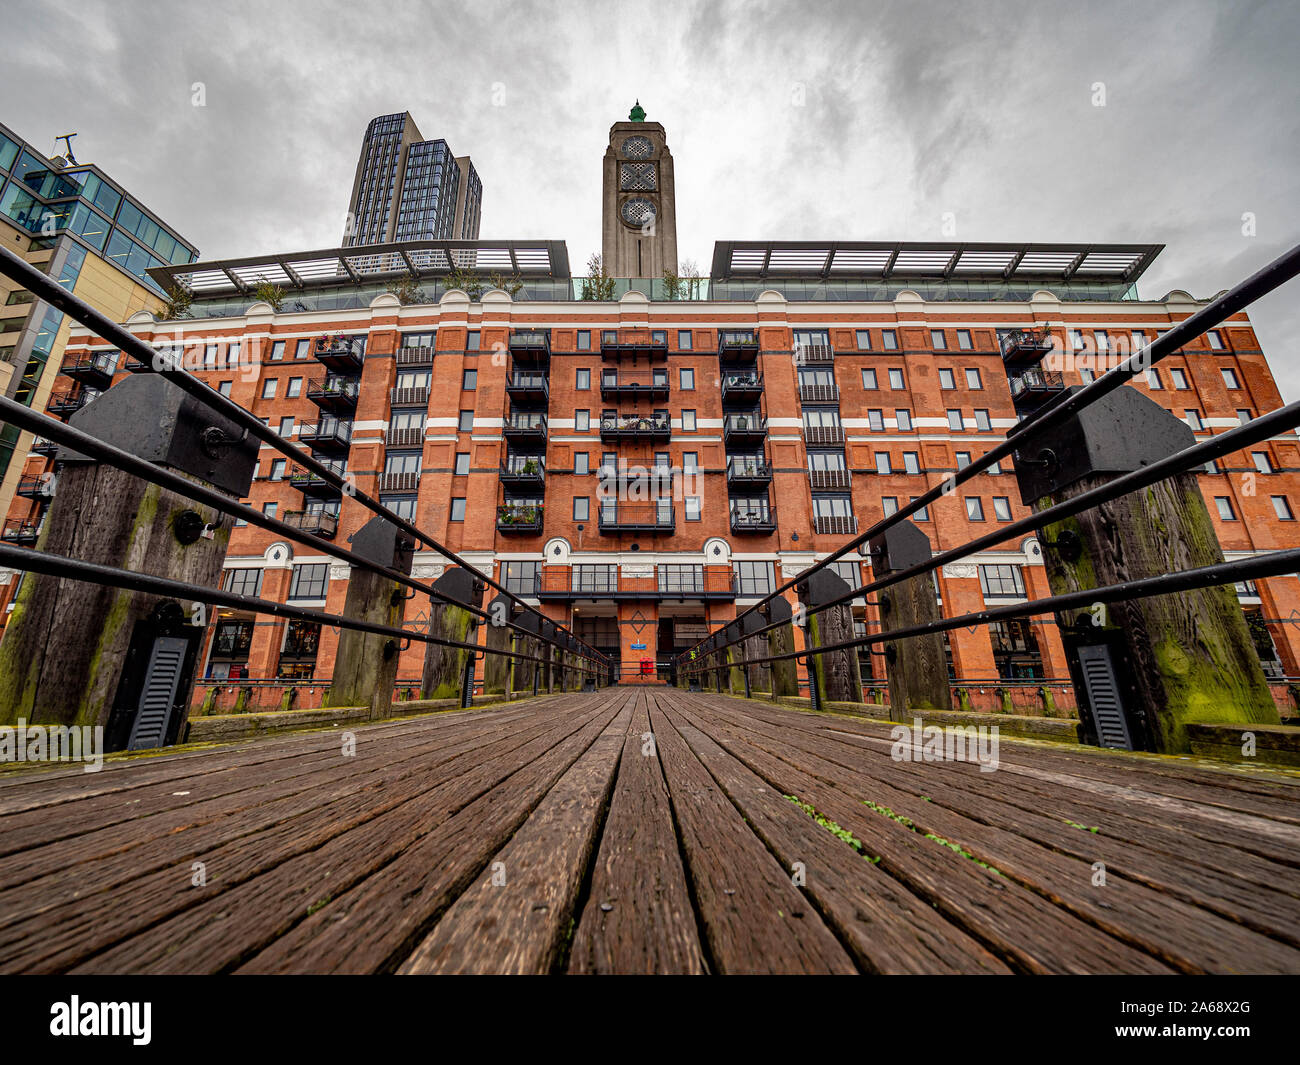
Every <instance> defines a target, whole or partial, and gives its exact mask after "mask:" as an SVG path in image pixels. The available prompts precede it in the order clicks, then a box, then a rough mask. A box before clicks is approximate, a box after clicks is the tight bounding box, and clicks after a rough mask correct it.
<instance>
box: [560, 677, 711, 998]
mask: <svg viewBox="0 0 1300 1065" xmlns="http://www.w3.org/2000/svg"><path fill="white" fill-rule="evenodd" d="M568 971H569V972H571V973H690V974H699V973H704V972H707V971H708V963H707V961H706V960H705V957H704V952H703V950H702V949H701V947H700V938H699V930H698V927H697V925H696V919H695V910H694V908H693V907H692V906H691V899H690V891H689V889H688V888H687V886H686V872H685V870H684V869H683V868H682V860H681V854H680V852H679V849H678V842H677V833H676V830H675V828H674V827H673V819H672V809H671V805H670V802H669V798H668V787H667V785H666V784H665V783H664V776H663V769H662V768H661V766H660V760H659V753H658V750H657V749H656V748H655V746H654V744H653V734H652V733H651V731H650V715H649V712H648V703H647V698H646V696H645V695H644V694H643V695H642V696H641V697H640V698H639V699H638V700H637V703H636V706H635V708H634V710H633V714H632V723H631V727H630V729H629V731H628V734H627V738H626V740H625V741H624V746H623V758H622V761H621V762H620V764H619V768H618V781H617V783H616V784H615V786H614V794H613V797H612V798H611V800H610V807H609V816H608V817H607V818H606V819H605V828H604V833H603V835H602V837H601V842H600V850H599V853H598V854H597V855H596V860H595V864H594V866H593V869H592V876H591V891H590V893H589V895H588V897H587V904H586V906H585V907H584V909H583V911H582V917H581V919H580V920H579V922H578V928H577V931H576V932H575V933H574V937H573V947H572V950H571V952H570V955H569V967H568Z"/></svg>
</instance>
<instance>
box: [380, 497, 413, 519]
mask: <svg viewBox="0 0 1300 1065" xmlns="http://www.w3.org/2000/svg"><path fill="white" fill-rule="evenodd" d="M379 502H381V503H382V504H383V505H384V506H386V507H387V508H388V509H389V510H391V511H392V512H393V513H394V514H396V515H397V516H398V517H399V518H404V519H406V520H407V521H411V522H413V521H415V503H416V500H415V497H414V496H402V497H400V498H399V497H395V496H380V497H379Z"/></svg>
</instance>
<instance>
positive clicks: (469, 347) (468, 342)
mask: <svg viewBox="0 0 1300 1065" xmlns="http://www.w3.org/2000/svg"><path fill="white" fill-rule="evenodd" d="M478 345H479V333H478V330H477V329H474V330H471V331H470V332H469V333H468V334H466V336H465V350H466V351H478Z"/></svg>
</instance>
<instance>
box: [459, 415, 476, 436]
mask: <svg viewBox="0 0 1300 1065" xmlns="http://www.w3.org/2000/svg"><path fill="white" fill-rule="evenodd" d="M456 431H457V432H460V433H470V432H473V431H474V412H473V411H472V410H463V411H461V412H460V421H459V422H457V423H456Z"/></svg>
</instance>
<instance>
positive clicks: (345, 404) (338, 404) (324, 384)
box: [307, 377, 358, 414]
mask: <svg viewBox="0 0 1300 1065" xmlns="http://www.w3.org/2000/svg"><path fill="white" fill-rule="evenodd" d="M357 391H358V389H357V382H356V381H349V380H348V379H347V378H345V377H327V378H325V380H323V381H322V380H319V379H317V380H311V381H308V382H307V398H308V399H309V400H311V401H312V402H313V403H315V404H316V406H318V407H319V408H320V409H321V410H324V411H329V412H330V413H331V414H341V413H347V414H351V413H352V412H354V411H355V410H356V409H357Z"/></svg>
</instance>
